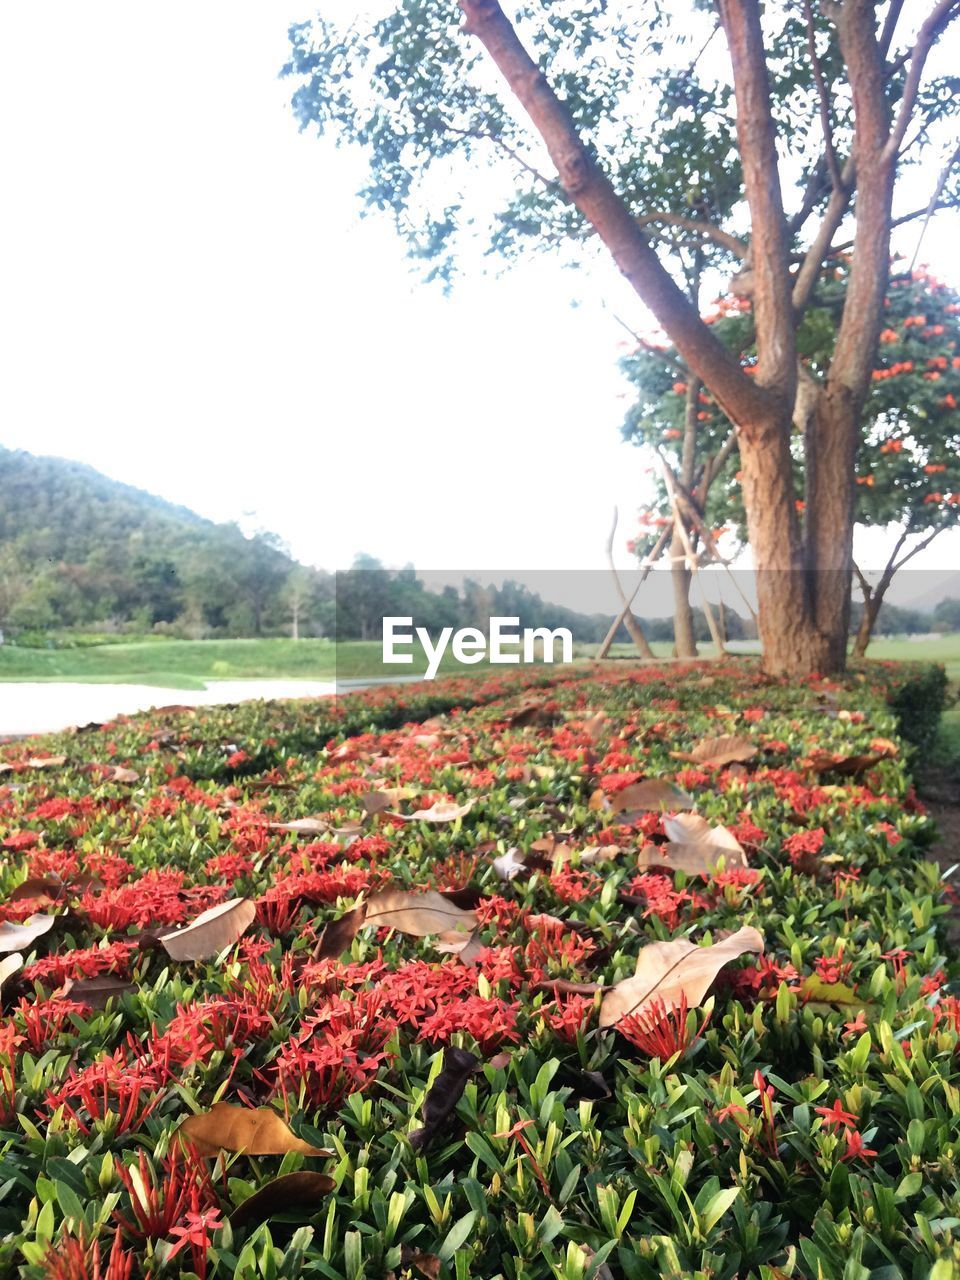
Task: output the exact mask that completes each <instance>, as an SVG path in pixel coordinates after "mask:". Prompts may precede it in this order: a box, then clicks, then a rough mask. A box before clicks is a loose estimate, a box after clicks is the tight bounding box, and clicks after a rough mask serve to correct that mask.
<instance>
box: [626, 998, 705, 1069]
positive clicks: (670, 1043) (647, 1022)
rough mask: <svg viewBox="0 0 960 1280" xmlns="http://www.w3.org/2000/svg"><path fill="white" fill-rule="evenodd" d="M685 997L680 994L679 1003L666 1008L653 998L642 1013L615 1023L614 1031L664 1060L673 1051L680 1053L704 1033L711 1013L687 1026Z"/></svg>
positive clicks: (644, 1050) (658, 999) (630, 1015)
mask: <svg viewBox="0 0 960 1280" xmlns="http://www.w3.org/2000/svg"><path fill="white" fill-rule="evenodd" d="M687 1012H688V1008H687V997H686V995H685V994H684V995H681V997H680V1003H679V1005H673V1006H672V1007H671V1008H669V1009H668V1008H667V1007H666V1005H665V1004H664V1002H663V1001H662V1000H661V999H660V998H659V997H657V998H656V999H655V1000H652V1001H651V1002H650V1004H649V1005H648V1006H647V1008H646V1009H645V1010H644V1011H643V1013H641V1014H633V1013H631V1014H628V1015H627V1017H626V1018H621V1019H620V1021H619V1022H618V1023H617V1030H618V1031H619V1032H620V1034H621V1035H622V1036H623V1037H624V1038H625V1039H627V1040H629V1041H630V1043H631V1044H635V1045H636V1046H637V1048H638V1049H642V1050H643V1052H644V1053H647V1054H649V1055H650V1057H651V1058H660V1059H662V1060H663V1061H664V1062H666V1061H667V1060H668V1059H669V1058H672V1057H673V1056H674V1054H678V1053H679V1054H680V1055H683V1054H685V1053H686V1052H687V1050H688V1049H689V1048H690V1046H691V1045H693V1044H696V1042H697V1041H698V1040H699V1039H700V1037H701V1036H702V1035H703V1033H704V1031H705V1030H706V1026H707V1023H708V1022H709V1021H710V1015H709V1014H707V1015H706V1016H705V1017H704V1019H703V1021H702V1022H701V1023H700V1025H699V1027H696V1028H693V1027H690V1026H688V1025H687V1023H688V1020H687Z"/></svg>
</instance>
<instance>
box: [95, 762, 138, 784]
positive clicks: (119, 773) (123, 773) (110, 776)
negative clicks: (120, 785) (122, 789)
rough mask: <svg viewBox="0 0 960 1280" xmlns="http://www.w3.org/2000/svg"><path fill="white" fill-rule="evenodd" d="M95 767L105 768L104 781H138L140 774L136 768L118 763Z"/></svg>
mask: <svg viewBox="0 0 960 1280" xmlns="http://www.w3.org/2000/svg"><path fill="white" fill-rule="evenodd" d="M97 768H100V769H105V770H106V773H105V774H104V778H103V781H104V782H139V781H140V775H139V773H137V771H136V769H126V768H124V766H123V765H119V764H105V765H98V766H97Z"/></svg>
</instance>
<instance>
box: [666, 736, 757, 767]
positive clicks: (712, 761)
mask: <svg viewBox="0 0 960 1280" xmlns="http://www.w3.org/2000/svg"><path fill="white" fill-rule="evenodd" d="M670 754H671V755H672V756H673V757H674V759H676V760H689V761H690V762H691V763H692V764H705V765H709V766H711V767H713V768H717V769H719V768H721V767H722V766H723V765H725V764H735V763H736V762H737V761H740V760H752V759H753V757H754V756H755V755H756V754H757V744H756V743H755V742H752V741H751V740H750V739H749V738H741V737H738V736H737V734H734V733H724V734H721V735H720V737H718V738H704V739H703V741H702V742H698V743H697V745H696V746H695V747H694V748H693V750H692V751H671V752H670Z"/></svg>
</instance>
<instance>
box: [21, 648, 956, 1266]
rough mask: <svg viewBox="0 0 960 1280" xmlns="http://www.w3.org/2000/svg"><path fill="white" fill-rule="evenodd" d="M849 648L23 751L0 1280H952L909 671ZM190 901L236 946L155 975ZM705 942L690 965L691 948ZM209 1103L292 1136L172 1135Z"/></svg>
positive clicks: (358, 704)
mask: <svg viewBox="0 0 960 1280" xmlns="http://www.w3.org/2000/svg"><path fill="white" fill-rule="evenodd" d="M871 670H872V673H873V674H872V675H871V676H870V677H869V678H867V677H865V676H862V675H861V676H859V677H853V678H851V679H850V680H849V681H847V682H844V683H833V682H827V681H812V682H810V683H808V684H807V685H804V686H796V685H792V686H790V685H785V684H779V683H776V682H772V681H769V680H767V679H765V678H764V677H762V676H761V675H760V674H759V672H758V671H757V670H756V669H755V668H753V667H752V666H750V665H740V664H737V665H733V664H731V665H729V666H718V665H717V664H709V665H707V664H703V665H691V666H689V667H684V668H680V667H676V666H671V667H664V668H660V669H657V668H642V669H637V670H632V669H631V670H625V669H623V668H619V667H618V668H613V669H612V670H610V671H607V670H603V671H602V672H600V673H595V674H589V675H588V674H584V673H582V672H578V673H577V674H575V675H573V676H571V675H570V674H569V672H568V673H560V674H558V673H556V672H554V673H553V674H550V675H546V674H544V673H543V672H542V671H541V672H526V673H518V674H516V675H514V676H512V677H502V676H499V677H497V678H495V679H479V680H478V679H473V678H468V679H462V680H450V681H438V682H436V683H435V684H433V685H431V686H429V687H416V686H405V687H404V688H403V689H400V690H399V691H398V690H396V689H385V690H378V691H375V692H372V693H367V694H363V695H356V696H352V697H350V698H344V699H341V700H338V702H337V703H336V704H333V703H317V702H307V701H304V702H301V703H282V704H247V705H244V706H242V707H239V708H232V709H228V710H224V709H216V708H209V709H202V710H197V711H186V710H184V709H176V708H174V709H168V710H165V711H163V712H161V713H150V714H148V715H145V716H141V717H138V718H135V719H131V720H122V721H118V722H116V723H113V724H110V725H104V726H97V727H90V726H88V727H85V728H84V729H82V730H79V731H77V732H76V733H74V734H71V735H62V736H60V737H59V738H55V739H48V740H46V741H45V742H43V743H37V742H30V743H20V744H13V745H11V746H8V747H7V748H6V749H5V756H4V761H5V767H4V766H0V768H2V769H3V771H2V772H0V839H2V845H3V855H2V863H0V946H2V948H3V950H2V951H0V976H2V978H3V985H2V993H0V994H2V999H3V1013H2V1018H0V1130H2V1131H0V1167H2V1171H3V1172H2V1179H0V1274H11V1275H22V1276H24V1277H41V1276H54V1277H70V1278H71V1280H73V1278H76V1280H81V1278H83V1277H89V1278H92V1277H109V1278H110V1280H121V1278H123V1277H136V1276H151V1277H158V1278H160V1277H163V1276H175V1275H184V1274H187V1275H190V1274H192V1275H196V1276H199V1277H209V1276H224V1277H226V1276H232V1275H240V1276H244V1277H254V1276H264V1277H266V1276H289V1277H293V1276H299V1275H304V1276H307V1275H309V1276H328V1277H348V1278H349V1280H355V1278H357V1277H361V1276H368V1277H382V1276H387V1275H389V1274H393V1275H394V1276H397V1277H400V1276H421V1275H422V1276H456V1277H457V1278H458V1280H460V1278H461V1277H468V1276H473V1277H478V1278H482V1280H492V1278H493V1277H495V1276H505V1277H510V1278H511V1280H513V1278H516V1280H521V1278H522V1280H528V1278H529V1280H533V1278H535V1277H550V1276H558V1277H564V1278H566V1280H579V1278H580V1277H585V1276H591V1275H597V1276H611V1275H612V1276H618V1277H619V1276H624V1277H628V1278H629V1280H633V1278H634V1277H636V1278H637V1280H654V1278H655V1277H662V1276H671V1277H678V1278H679V1277H690V1276H695V1277H701V1276H702V1277H711V1278H714V1277H728V1278H730V1280H733V1278H734V1277H741V1278H743V1280H746V1278H747V1277H756V1278H758V1280H761V1278H762V1280H775V1278H777V1277H782V1276H797V1277H808V1276H809V1277H816V1276H824V1277H833V1276H837V1277H840V1276H843V1277H852V1278H853V1280H861V1278H863V1280H867V1277H871V1276H876V1277H880V1276H882V1277H904V1278H907V1277H909V1278H910V1280H913V1278H914V1277H918V1278H919V1277H921V1276H926V1275H928V1274H930V1273H931V1268H933V1267H936V1268H939V1270H938V1271H936V1273H935V1274H936V1276H937V1280H941V1278H942V1277H946V1276H949V1275H952V1274H953V1270H952V1268H953V1266H954V1264H958V1265H960V1245H958V1244H955V1235H956V1231H957V1224H958V1222H960V1196H958V1191H957V1175H956V1158H957V1145H958V1142H960V1061H958V1043H960V1000H958V998H957V996H956V995H954V994H952V988H951V985H950V976H951V973H952V972H953V970H952V969H951V957H950V956H949V954H948V950H947V946H946V941H945V918H946V915H947V913H948V911H949V909H950V904H949V902H948V901H947V900H946V894H945V891H944V890H943V889H942V887H941V885H940V882H939V877H938V873H937V870H936V868H935V867H933V866H932V865H930V864H928V863H926V862H925V861H924V850H925V849H926V848H927V846H928V845H929V843H930V841H931V839H932V834H933V833H932V826H931V824H930V822H929V821H928V819H927V818H926V817H925V816H924V813H923V808H922V806H921V805H920V804H919V802H918V801H917V800H916V797H915V795H914V793H913V790H912V788H911V785H910V781H909V777H908V772H907V762H906V760H905V750H906V749H905V748H904V747H903V746H902V744H901V740H900V739H899V737H898V732H897V724H896V721H895V719H894V716H893V713H892V711H891V709H890V703H891V698H893V699H894V700H899V701H900V702H906V703H907V704H909V701H910V700H909V698H907V699H904V695H903V689H904V687H905V682H904V680H903V678H902V677H900V676H898V675H897V674H896V673H895V672H894V671H893V670H892V669H891V670H889V671H886V670H884V669H883V668H881V667H879V666H877V667H875V668H871ZM418 815H419V816H418ZM697 849H699V853H697V852H691V850H697ZM236 899H246V900H248V901H249V902H250V904H251V906H250V907H249V908H248V909H246V910H248V911H249V914H248V915H246V916H243V918H242V919H240V915H241V914H242V910H243V909H237V910H235V909H233V908H230V907H229V906H228V905H227V904H229V903H231V902H232V901H234V900H236ZM218 907H220V908H222V912H221V913H219V915H218V913H216V912H215V911H214V915H215V916H216V915H218V918H219V920H220V922H221V923H220V926H218V927H223V928H227V927H233V926H228V925H226V924H224V923H223V922H224V921H229V920H232V919H233V918H234V917H237V921H238V922H237V923H236V926H235V934H236V937H233V936H231V937H230V939H229V940H228V943H227V944H226V945H220V944H219V943H218V944H216V945H214V946H213V949H212V950H210V953H209V954H206V952H203V941H204V939H205V938H206V937H207V934H206V933H204V932H203V930H202V929H201V928H200V925H198V926H197V927H196V929H195V933H197V932H198V931H199V934H200V939H199V942H197V943H196V944H195V945H196V946H197V947H198V948H200V950H199V951H197V952H196V954H200V953H201V952H203V955H204V958H202V959H186V960H185V959H177V958H175V956H176V955H177V954H178V953H181V952H183V951H184V950H185V948H183V947H180V948H177V947H176V946H174V945H170V946H169V948H168V946H167V945H166V944H167V943H168V942H169V939H170V931H171V930H172V929H173V928H175V927H176V926H185V925H188V924H189V923H190V922H192V921H195V920H196V919H197V917H198V916H200V915H201V914H202V913H204V912H209V911H212V910H213V909H215V908H218ZM447 915H449V917H450V923H449V926H447V925H444V923H442V921H443V920H444V919H445V917H446V916H447ZM438 921H441V923H437V922H438ZM201 924H202V922H201ZM391 926H392V927H391ZM210 928H211V926H207V929H208V930H209V929H210ZM192 936H193V935H191V937H192ZM210 936H214V935H213V934H211V935H210ZM216 936H218V937H219V936H220V935H216ZM737 938H747V939H753V938H759V940H760V943H761V944H762V951H761V950H760V949H759V945H756V944H754V943H753V942H752V941H748V942H747V943H745V944H744V946H743V947H741V948H739V949H738V948H737V947H735V946H734V945H733V942H734V941H735V940H736V939H737ZM728 939H730V940H731V941H730V943H729V944H728V946H727V948H726V953H725V954H728V953H729V954H731V955H732V957H733V958H732V959H725V960H724V961H723V962H722V963H719V962H718V965H717V967H716V968H715V969H714V971H713V972H711V973H710V974H708V975H707V980H706V983H705V986H704V987H703V989H702V990H700V989H698V988H697V984H696V982H694V981H693V978H692V976H690V977H688V976H687V975H688V974H692V969H691V967H690V966H691V961H690V958H689V955H688V952H687V951H685V950H684V944H683V942H682V941H681V940H685V941H686V942H687V943H693V944H696V946H697V947H698V948H699V949H700V950H698V951H697V952H696V954H695V955H694V957H693V961H692V964H693V965H696V964H697V963H699V962H700V961H702V960H703V958H704V956H705V955H706V954H707V949H708V948H710V947H718V954H719V952H721V951H723V950H724V949H723V947H722V946H718V944H722V943H723V942H724V941H725V940H728ZM664 944H667V945H666V947H665V946H664ZM671 948H672V949H671ZM678 948H679V949H678ZM208 950H209V947H208ZM710 954H713V953H710ZM8 956H9V957H10V959H9V960H6V959H5V957H8ZM17 957H19V959H18V958H17ZM641 957H642V958H641ZM638 958H640V960H639V964H640V968H639V970H638ZM661 958H665V959H663V961H662V963H661ZM651 966H652V968H651ZM635 970H637V971H638V977H637V978H634V977H633V975H634V973H635ZM648 971H649V972H654V971H655V977H654V978H653V979H652V984H653V985H652V986H651V988H650V990H649V991H647V992H645V993H640V994H639V995H638V996H637V998H636V999H633V997H632V995H631V996H630V999H622V998H621V994H622V993H624V992H626V993H632V992H633V991H634V986H633V985H629V986H628V985H624V984H625V983H627V982H628V980H629V981H630V982H631V983H636V982H637V981H638V980H639V979H640V978H641V976H642V975H643V974H645V973H647V972H648ZM643 981H645V979H644V980H643ZM643 981H642V982H641V985H643ZM681 988H682V990H681ZM631 1001H632V1003H631ZM618 1002H619V1003H618ZM615 1005H616V1007H614V1006H615ZM611 1010H612V1012H611ZM219 1103H227V1104H230V1106H231V1107H232V1108H244V1109H246V1112H247V1114H245V1115H241V1116H240V1121H238V1123H241V1122H243V1121H249V1122H250V1123H251V1124H252V1123H253V1119H252V1117H257V1118H258V1123H259V1119H261V1118H262V1114H261V1112H260V1111H258V1110H257V1109H260V1108H268V1109H272V1112H273V1113H274V1116H273V1118H274V1120H276V1121H280V1120H281V1119H282V1120H283V1121H285V1125H280V1128H281V1129H282V1130H283V1132H284V1133H285V1134H286V1135H287V1137H286V1138H285V1139H283V1140H282V1141H281V1142H279V1144H277V1145H273V1146H271V1145H270V1144H268V1143H266V1142H265V1140H261V1141H260V1145H259V1148H258V1147H256V1146H255V1145H254V1144H252V1143H251V1142H249V1141H246V1142H244V1143H237V1142H235V1141H233V1140H232V1139H231V1138H230V1137H229V1136H228V1132H227V1127H225V1125H224V1122H223V1121H222V1119H221V1118H219V1117H222V1116H223V1115H229V1116H236V1114H237V1113H235V1112H234V1111H232V1110H231V1111H227V1112H217V1113H215V1116H216V1117H218V1118H215V1117H210V1119H211V1121H212V1123H211V1124H209V1125H208V1131H205V1134H204V1138H203V1140H202V1141H201V1140H197V1139H196V1134H195V1133H194V1131H193V1130H191V1136H190V1137H187V1136H186V1130H184V1131H182V1132H178V1130H179V1126H180V1125H181V1124H183V1122H184V1121H188V1120H189V1118H190V1117H198V1118H199V1123H201V1124H202V1123H204V1117H205V1116H206V1115H207V1113H208V1112H210V1111H211V1109H212V1108H214V1107H215V1106H216V1105H217V1104H219ZM191 1123H197V1121H192V1122H191ZM187 1127H188V1129H189V1128H190V1125H189V1124H188V1126H187ZM238 1146H241V1147H243V1148H244V1149H243V1150H238V1149H237V1148H238ZM254 1152H256V1153H254ZM324 1152H329V1154H324ZM290 1175H293V1179H294V1180H293V1181H290ZM278 1178H279V1179H281V1181H280V1182H277V1181H276V1180H277V1179H278ZM944 1268H947V1269H946V1270H944Z"/></svg>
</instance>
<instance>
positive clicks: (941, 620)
mask: <svg viewBox="0 0 960 1280" xmlns="http://www.w3.org/2000/svg"><path fill="white" fill-rule="evenodd" d="M933 621H934V626H935V628H936V630H937V631H960V600H958V599H957V598H956V597H955V596H951V597H950V598H949V599H947V600H941V601H940V603H939V604H938V605H937V606H936V608H935V609H934V611H933Z"/></svg>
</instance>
